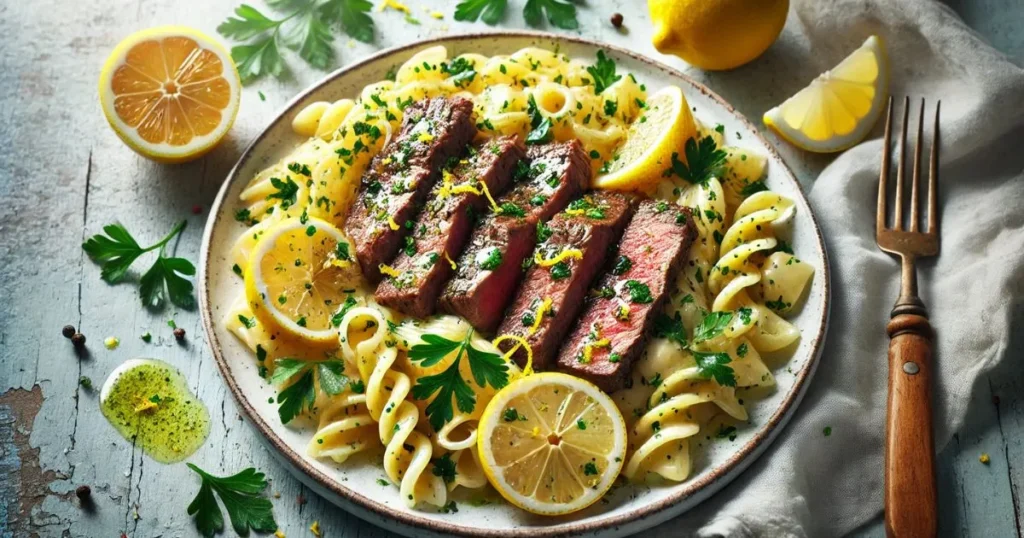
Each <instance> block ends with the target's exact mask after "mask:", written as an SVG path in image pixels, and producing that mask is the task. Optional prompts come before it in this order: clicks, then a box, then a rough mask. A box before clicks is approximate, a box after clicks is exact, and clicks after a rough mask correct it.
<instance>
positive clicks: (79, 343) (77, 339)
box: [71, 333, 85, 348]
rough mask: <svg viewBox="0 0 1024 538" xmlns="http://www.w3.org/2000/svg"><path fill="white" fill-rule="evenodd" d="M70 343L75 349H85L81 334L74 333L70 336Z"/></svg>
mask: <svg viewBox="0 0 1024 538" xmlns="http://www.w3.org/2000/svg"><path fill="white" fill-rule="evenodd" d="M71 343H72V344H74V345H75V347H77V348H83V347H85V335H84V334H82V333H75V334H73V335H71Z"/></svg>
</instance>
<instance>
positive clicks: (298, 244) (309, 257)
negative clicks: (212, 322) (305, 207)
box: [245, 218, 360, 344]
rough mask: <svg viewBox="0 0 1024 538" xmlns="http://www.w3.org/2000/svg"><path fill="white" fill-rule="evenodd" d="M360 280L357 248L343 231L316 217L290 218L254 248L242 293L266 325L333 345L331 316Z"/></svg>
mask: <svg viewBox="0 0 1024 538" xmlns="http://www.w3.org/2000/svg"><path fill="white" fill-rule="evenodd" d="M359 281H360V277H359V264H357V263H356V261H355V249H354V248H353V247H352V243H351V241H349V239H348V238H347V237H345V234H344V233H342V231H341V230H339V229H337V228H335V227H334V226H332V225H331V224H330V223H328V222H325V221H322V220H320V219H315V218H310V219H299V218H290V219H285V220H283V221H281V222H280V223H278V224H276V225H274V226H273V227H271V228H270V229H269V230H267V231H266V232H265V233H264V234H263V237H261V238H260V240H259V242H258V243H257V244H256V247H255V248H253V250H252V254H251V255H250V257H249V264H248V267H247V268H246V270H245V296H246V299H247V300H248V301H249V306H250V307H251V308H252V312H253V314H254V315H255V316H256V317H257V318H258V319H259V320H260V322H262V323H263V324H264V325H266V326H268V327H277V328H279V329H281V330H282V331H284V332H286V333H288V334H290V335H292V336H295V337H298V338H301V339H303V340H304V341H307V342H311V343H316V344H336V343H337V340H338V331H337V329H336V328H335V324H334V323H333V321H332V319H331V318H332V317H333V316H334V314H335V313H336V312H338V310H339V309H340V308H341V307H342V305H344V304H345V299H346V297H347V296H348V294H349V293H351V291H352V290H353V288H354V287H355V286H356V285H357V284H358V282H359ZM346 290H347V291H346Z"/></svg>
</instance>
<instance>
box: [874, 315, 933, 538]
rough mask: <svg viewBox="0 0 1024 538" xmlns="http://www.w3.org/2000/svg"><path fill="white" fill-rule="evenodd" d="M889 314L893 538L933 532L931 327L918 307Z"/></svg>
mask: <svg viewBox="0 0 1024 538" xmlns="http://www.w3.org/2000/svg"><path fill="white" fill-rule="evenodd" d="M898 310H900V308H899V307H897V311H898ZM893 313H894V314H895V315H894V316H893V318H892V319H891V320H890V321H889V325H888V327H887V329H888V332H889V339H890V340H889V406H888V410H887V416H886V425H885V428H886V446H885V531H886V535H888V536H889V537H896V538H918V537H931V536H935V535H936V532H937V531H936V526H937V514H936V500H935V498H936V493H935V447H934V440H933V438H932V411H931V396H932V390H931V385H932V327H931V325H930V324H929V323H928V318H927V317H925V316H926V314H925V312H924V309H923V308H921V309H920V310H918V313H897V312H896V311H894V312H893ZM919 314H920V315H919Z"/></svg>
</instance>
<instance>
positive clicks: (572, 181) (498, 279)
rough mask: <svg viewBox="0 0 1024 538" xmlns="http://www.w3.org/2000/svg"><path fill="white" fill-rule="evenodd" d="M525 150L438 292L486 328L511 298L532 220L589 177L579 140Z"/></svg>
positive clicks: (532, 233)
mask: <svg viewBox="0 0 1024 538" xmlns="http://www.w3.org/2000/svg"><path fill="white" fill-rule="evenodd" d="M527 155H528V157H529V164H528V165H526V164H525V163H524V164H523V165H520V166H519V167H518V170H517V173H516V181H515V184H514V185H513V186H512V188H511V190H509V191H508V192H507V193H505V195H503V196H501V197H499V198H498V199H497V200H496V202H497V205H498V208H499V209H498V211H497V212H495V213H494V214H492V215H490V216H488V217H487V218H486V219H484V221H483V222H482V223H481V226H480V228H479V229H478V230H477V231H476V232H475V233H474V234H473V239H472V240H471V242H470V244H469V246H468V247H467V248H466V250H465V251H464V252H463V253H462V256H461V257H460V259H459V262H458V267H457V268H456V273H455V277H454V278H453V279H452V281H451V282H449V284H448V286H447V287H446V288H445V291H444V293H443V294H442V295H441V308H442V309H443V310H445V311H446V312H448V313H451V314H455V315H457V316H461V317H463V318H465V319H466V320H468V321H469V322H470V324H472V325H473V327H475V328H476V329H477V330H479V331H481V332H485V333H492V332H493V331H494V330H495V329H496V328H497V326H498V324H499V323H500V322H501V317H502V314H503V313H504V311H505V306H506V305H507V304H508V303H509V302H510V301H511V300H512V297H513V295H514V293H515V289H516V286H517V285H518V284H519V279H520V277H521V276H522V265H523V261H524V260H525V259H526V258H527V256H529V254H530V253H531V252H532V251H533V247H534V243H535V238H536V228H537V223H538V222H543V221H545V220H547V219H549V218H551V217H552V216H553V215H554V214H555V213H557V212H559V211H561V210H562V209H564V208H565V207H566V206H567V205H568V204H569V202H570V201H571V200H572V199H574V198H576V197H577V196H579V194H580V193H581V192H583V190H584V189H585V188H586V186H587V184H588V183H590V159H589V158H588V157H587V155H586V153H584V151H583V146H582V145H581V144H580V143H579V141H578V140H572V141H570V142H563V143H556V144H545V145H540V146H531V147H530V148H529V150H528V151H527ZM521 162H522V161H521Z"/></svg>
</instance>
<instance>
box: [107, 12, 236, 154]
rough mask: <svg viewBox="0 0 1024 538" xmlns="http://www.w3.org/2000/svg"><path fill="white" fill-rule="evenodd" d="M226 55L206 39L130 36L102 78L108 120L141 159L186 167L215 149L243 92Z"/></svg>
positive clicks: (153, 31)
mask: <svg viewBox="0 0 1024 538" xmlns="http://www.w3.org/2000/svg"><path fill="white" fill-rule="evenodd" d="M241 87H242V84H241V81H240V80H239V78H238V71H237V70H236V69H235V64H234V62H233V61H232V60H231V55H230V54H228V51H227V50H226V49H225V48H224V47H223V46H222V45H221V44H220V43H218V42H217V41H216V40H214V39H212V38H210V37H208V36H207V35H206V34H203V33H202V32H199V31H198V30H193V29H191V28H185V27H182V26H161V27H158V28H150V29H149V30H142V31H140V32H136V33H134V34H132V35H130V36H128V37H126V38H125V39H124V40H123V41H121V43H119V44H118V45H117V47H116V48H115V49H114V52H112V53H110V56H109V57H108V58H107V61H106V63H105V64H104V65H103V71H102V72H101V73H100V81H99V94H100V103H101V104H102V106H103V114H104V115H105V116H106V117H107V121H108V122H109V123H110V126H111V127H112V128H113V129H114V132H116V133H117V136H119V137H120V138H121V140H123V141H124V143H125V144H127V145H128V147H130V148H132V149H133V150H135V151H136V152H137V153H139V154H140V155H142V156H143V157H146V158H149V159H152V160H154V161H158V162H165V163H176V162H184V161H188V160H191V159H195V158H197V157H200V156H202V155H203V154H204V153H206V152H207V151H209V150H210V149H212V148H213V147H214V146H215V145H217V143H218V142H220V140H221V139H222V138H224V135H225V134H227V132H228V130H229V129H230V128H231V124H232V123H233V122H234V121H235V115H236V114H237V113H238V102H239V96H240V94H241Z"/></svg>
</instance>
